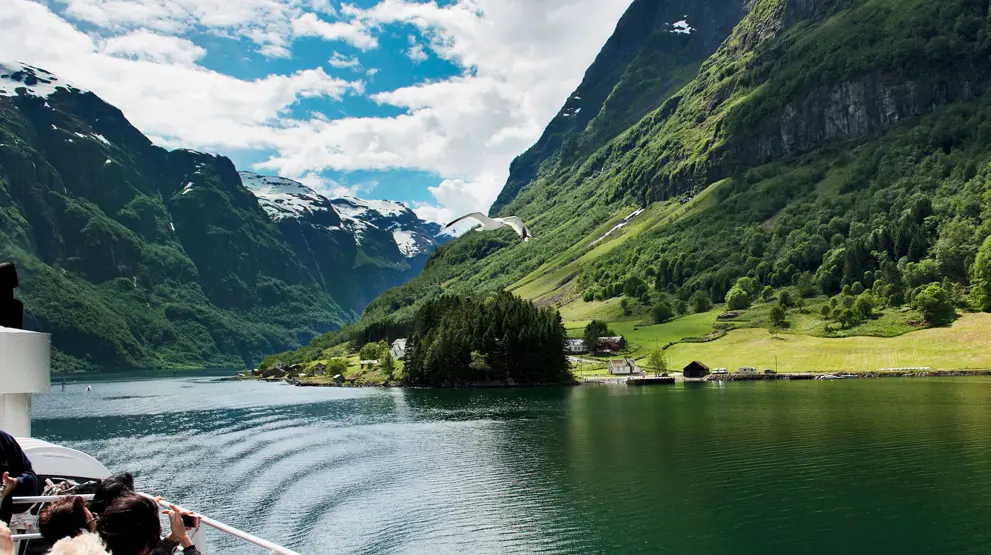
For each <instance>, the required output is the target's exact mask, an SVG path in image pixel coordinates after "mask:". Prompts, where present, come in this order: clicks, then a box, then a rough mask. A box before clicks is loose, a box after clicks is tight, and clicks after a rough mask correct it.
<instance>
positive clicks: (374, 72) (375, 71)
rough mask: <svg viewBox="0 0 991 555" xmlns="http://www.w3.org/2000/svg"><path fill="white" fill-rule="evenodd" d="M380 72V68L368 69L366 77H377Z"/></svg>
mask: <svg viewBox="0 0 991 555" xmlns="http://www.w3.org/2000/svg"><path fill="white" fill-rule="evenodd" d="M378 72H379V69H378V68H376V67H370V68H368V69H367V70H366V71H365V75H367V76H369V77H375V76H376V75H378Z"/></svg>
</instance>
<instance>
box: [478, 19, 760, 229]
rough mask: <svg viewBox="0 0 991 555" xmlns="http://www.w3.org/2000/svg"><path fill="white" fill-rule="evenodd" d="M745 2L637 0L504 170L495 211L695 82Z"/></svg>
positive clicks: (585, 154) (733, 23)
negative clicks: (536, 133)
mask: <svg viewBox="0 0 991 555" xmlns="http://www.w3.org/2000/svg"><path fill="white" fill-rule="evenodd" d="M747 6H748V2H746V0H705V1H701V2H699V1H693V0H636V1H635V2H633V4H631V5H630V8H629V9H628V10H627V12H626V13H625V14H624V15H623V17H622V18H621V19H620V21H619V23H618V25H617V26H616V31H615V32H614V34H613V35H612V37H610V39H609V41H608V42H606V44H605V46H604V47H603V48H602V51H601V52H600V53H599V55H598V56H597V57H596V59H595V62H594V63H593V64H592V65H591V66H590V67H589V69H588V71H587V72H586V73H585V78H584V79H583V80H582V83H581V85H579V86H578V88H577V89H575V92H574V93H573V94H572V95H571V96H570V97H569V98H568V100H567V101H566V102H565V104H564V106H563V107H562V108H561V110H560V111H559V112H558V114H557V115H556V116H555V117H554V119H553V120H551V122H550V124H549V125H548V126H547V129H546V130H545V131H544V133H543V135H542V136H541V137H540V140H539V141H537V144H535V145H534V146H533V147H531V148H530V149H529V150H527V151H526V152H525V153H523V154H522V155H520V156H519V157H518V158H517V159H516V160H514V161H513V163H512V165H511V166H510V175H509V179H508V181H507V182H506V186H505V187H504V188H503V190H502V192H501V193H500V195H499V198H498V199H497V200H496V202H495V204H493V205H492V209H491V212H492V214H493V215H494V214H497V213H499V212H500V210H501V209H502V207H504V206H505V205H506V204H508V203H509V202H511V201H512V200H513V199H515V198H516V196H517V195H518V194H519V192H520V190H521V189H523V188H524V187H526V186H527V185H528V184H529V183H530V182H531V181H533V180H534V179H536V178H537V176H538V174H540V173H544V174H548V175H553V174H554V173H555V172H557V171H562V170H564V169H566V168H567V167H569V166H570V165H571V164H574V163H575V162H576V161H579V160H580V159H581V158H583V157H587V156H588V155H589V154H590V153H592V152H593V151H595V150H596V149H598V148H599V147H601V146H602V145H604V144H605V143H606V142H608V141H609V140H610V139H612V138H613V137H615V136H616V135H618V134H619V133H621V132H622V131H623V130H625V129H627V128H628V127H629V126H630V125H632V124H634V123H636V122H637V121H638V120H640V119H641V118H642V117H643V116H644V115H646V114H647V113H649V112H651V111H653V110H654V109H656V108H658V107H659V106H660V105H661V104H662V103H663V102H664V101H665V100H667V98H668V97H670V96H671V94H672V93H673V92H674V91H677V90H678V89H680V88H681V87H682V86H684V85H685V84H686V83H687V82H688V81H690V80H691V79H692V77H694V75H695V73H696V72H697V71H698V68H699V65H700V64H701V63H702V62H703V61H704V60H705V59H706V58H708V57H709V56H710V55H712V53H713V52H715V51H716V49H717V48H718V47H719V45H720V44H722V42H723V40H725V39H726V37H727V36H729V34H730V32H731V31H732V30H733V27H735V26H736V24H737V23H738V22H739V21H740V19H741V18H742V17H743V15H744V14H745V13H746V11H747Z"/></svg>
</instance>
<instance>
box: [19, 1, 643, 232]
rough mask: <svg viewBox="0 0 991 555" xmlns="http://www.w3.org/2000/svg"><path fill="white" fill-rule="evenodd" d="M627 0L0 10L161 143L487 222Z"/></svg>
mask: <svg viewBox="0 0 991 555" xmlns="http://www.w3.org/2000/svg"><path fill="white" fill-rule="evenodd" d="M629 2H630V0H435V1H423V0H355V1H352V2H347V3H342V2H339V1H337V0H45V1H43V0H5V2H4V3H5V9H4V11H3V13H0V28H3V29H4V31H5V32H4V33H3V34H0V52H3V53H4V54H3V57H4V58H10V59H11V61H22V62H26V63H30V64H32V65H36V66H38V67H42V68H44V69H47V70H50V71H53V72H54V73H56V74H57V75H59V76H60V77H63V78H65V79H68V80H69V81H71V82H73V83H74V84H75V85H77V86H80V87H82V88H85V89H89V90H92V91H93V92H95V93H96V94H98V95H100V96H101V97H102V98H104V99H105V100H107V101H108V102H110V103H112V104H114V105H115V106H117V107H119V108H120V109H121V110H123V112H124V113H125V115H126V116H127V117H128V119H130V120H131V122H132V123H133V124H134V125H135V126H136V127H138V128H139V129H140V130H141V131H142V132H144V133H145V134H146V135H148V136H149V137H150V138H152V140H153V141H155V142H156V143H157V144H161V145H162V146H166V147H168V148H179V147H183V148H192V149H197V150H205V151H209V152H215V153H219V154H223V155H225V156H228V157H230V158H231V159H233V160H234V162H235V164H236V165H237V166H238V168H239V169H244V170H250V171H257V172H259V173H266V174H273V175H275V174H277V175H282V176H284V177H289V178H293V179H298V180H300V181H303V182H304V183H306V184H307V185H309V186H311V187H313V188H315V189H317V190H319V191H320V192H322V193H324V194H328V195H342V194H354V195H358V196H363V197H366V198H387V199H391V200H400V201H403V202H407V203H408V204H410V205H411V206H413V207H414V209H415V210H416V211H417V213H418V214H420V215H421V216H422V217H425V218H429V219H433V220H439V221H443V220H445V219H447V218H451V217H452V216H454V215H456V214H459V213H463V212H465V211H469V210H486V209H487V208H488V205H489V204H491V202H492V200H494V198H495V196H496V195H497V194H498V192H499V190H500V189H501V187H502V185H503V183H504V182H505V179H506V177H507V175H508V168H509V163H510V162H511V161H512V159H513V158H514V157H515V156H517V155H518V154H520V153H521V152H523V151H524V150H525V149H526V148H528V147H529V146H530V145H531V144H533V142H535V141H536V140H537V138H539V136H540V133H541V132H542V131H543V128H544V126H546V124H547V123H548V122H549V121H550V119H551V118H553V117H554V115H555V114H556V113H557V111H558V110H559V109H560V107H561V106H562V105H563V103H564V101H565V99H566V98H568V95H569V94H570V92H571V91H572V90H573V89H574V88H575V87H576V86H577V85H578V84H579V82H580V81H581V78H582V75H583V74H584V71H585V69H586V68H587V67H588V65H589V64H591V62H592V60H593V59H594V57H595V55H596V54H597V53H598V51H599V50H600V48H601V47H602V44H603V43H604V42H605V40H606V39H607V38H608V37H609V35H610V34H611V32H612V30H613V29H614V27H615V24H616V21H618V19H619V17H620V15H622V13H623V11H625V9H626V7H627V6H628V5H629Z"/></svg>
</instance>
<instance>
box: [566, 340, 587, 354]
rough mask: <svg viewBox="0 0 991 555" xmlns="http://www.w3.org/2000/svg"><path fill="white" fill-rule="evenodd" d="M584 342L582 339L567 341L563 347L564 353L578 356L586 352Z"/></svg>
mask: <svg viewBox="0 0 991 555" xmlns="http://www.w3.org/2000/svg"><path fill="white" fill-rule="evenodd" d="M586 351H587V349H586V348H585V341H584V340H583V339H569V340H568V341H567V343H565V345H564V352H566V353H569V354H572V355H578V354H581V353H584V352H586Z"/></svg>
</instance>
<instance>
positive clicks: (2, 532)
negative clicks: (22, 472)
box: [0, 473, 14, 555]
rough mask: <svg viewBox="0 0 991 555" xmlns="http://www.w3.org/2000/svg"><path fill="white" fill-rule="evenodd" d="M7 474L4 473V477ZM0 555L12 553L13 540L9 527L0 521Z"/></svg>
mask: <svg viewBox="0 0 991 555" xmlns="http://www.w3.org/2000/svg"><path fill="white" fill-rule="evenodd" d="M6 476H7V474H6V473H4V477H5V478H6ZM0 555H14V540H12V539H10V528H7V525H6V524H5V523H3V522H2V521H0Z"/></svg>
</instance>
